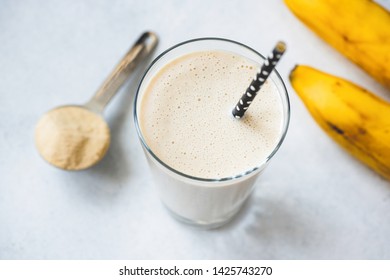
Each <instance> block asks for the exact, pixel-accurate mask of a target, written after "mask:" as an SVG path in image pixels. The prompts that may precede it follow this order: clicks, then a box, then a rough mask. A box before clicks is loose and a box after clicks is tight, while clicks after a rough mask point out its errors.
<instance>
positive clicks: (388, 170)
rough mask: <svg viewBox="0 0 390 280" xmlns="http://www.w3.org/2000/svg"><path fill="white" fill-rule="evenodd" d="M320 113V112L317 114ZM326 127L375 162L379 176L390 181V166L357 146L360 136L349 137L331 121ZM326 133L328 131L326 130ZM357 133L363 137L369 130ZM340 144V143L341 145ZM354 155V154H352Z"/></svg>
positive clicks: (359, 130)
mask: <svg viewBox="0 0 390 280" xmlns="http://www.w3.org/2000/svg"><path fill="white" fill-rule="evenodd" d="M317 113H318V112H317ZM325 123H326V125H327V126H328V127H329V128H330V129H331V131H334V132H335V133H336V134H337V135H339V136H340V137H342V138H343V139H344V140H345V141H346V142H348V143H349V145H351V146H352V147H353V148H354V149H356V150H359V151H360V152H361V153H362V154H364V155H365V156H366V157H368V158H370V159H371V160H372V161H373V162H375V166H376V168H377V169H378V170H379V172H378V173H379V174H380V175H381V176H383V177H384V178H387V179H388V180H390V166H387V165H386V164H384V163H382V162H381V161H378V159H377V158H376V157H375V156H373V155H372V154H371V153H370V152H369V151H367V150H366V149H364V147H361V146H359V145H356V144H357V143H356V140H357V138H359V137H358V135H348V134H347V133H346V132H345V131H344V130H343V129H341V128H339V127H338V126H337V125H335V124H333V123H331V122H329V121H325ZM325 131H326V130H325ZM357 131H358V133H359V134H361V135H365V134H367V130H366V129H364V128H362V127H358V128H357ZM339 144H340V143H339ZM341 146H342V147H343V148H345V149H346V150H347V151H349V152H350V153H352V151H351V150H348V149H347V148H346V147H345V146H343V145H341ZM352 154H353V153H352ZM363 163H365V164H366V165H367V166H368V167H370V168H371V169H374V167H373V166H371V165H368V164H367V163H366V162H364V161H363Z"/></svg>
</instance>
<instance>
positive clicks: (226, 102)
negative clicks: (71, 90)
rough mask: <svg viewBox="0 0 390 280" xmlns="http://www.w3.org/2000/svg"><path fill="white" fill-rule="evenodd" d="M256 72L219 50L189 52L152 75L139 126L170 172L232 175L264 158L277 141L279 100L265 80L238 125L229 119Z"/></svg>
mask: <svg viewBox="0 0 390 280" xmlns="http://www.w3.org/2000/svg"><path fill="white" fill-rule="evenodd" d="M258 67H259V65H257V64H256V63H254V62H252V61H250V60H248V59H246V58H244V57H242V56H240V55H237V54H233V53H229V52H224V51H202V52H194V53H191V54H188V55H185V56H182V57H179V58H177V59H175V60H173V61H171V62H170V63H168V64H167V65H165V66H164V67H163V68H162V69H160V70H159V72H157V74H156V75H155V76H154V77H153V78H152V80H151V82H150V84H149V85H148V87H147V88H146V89H145V92H144V94H143V96H142V100H141V110H140V113H139V114H140V116H139V122H140V128H141V131H142V134H143V136H144V139H145V141H146V143H147V145H148V146H149V147H150V148H151V150H152V151H153V153H154V154H155V155H156V156H157V157H159V158H160V159H161V160H162V161H163V162H165V163H166V164H167V165H169V166H170V167H172V168H174V169H176V170H178V171H180V172H182V173H185V174H187V175H191V176H195V177H201V178H224V177H230V176H235V175H238V174H240V173H243V172H246V171H248V170H251V169H253V168H254V167H256V166H258V165H259V164H260V163H262V162H263V161H265V160H266V158H267V157H268V156H269V155H270V153H271V152H272V151H273V149H274V148H275V147H276V145H277V143H278V142H279V140H280V137H281V131H282V118H283V111H282V102H281V98H280V96H279V93H278V90H277V88H276V85H275V84H274V82H273V81H271V80H269V81H267V82H266V83H265V84H264V85H263V87H262V89H261V90H260V92H259V93H258V95H257V97H256V99H255V100H254V102H253V104H252V105H251V107H250V109H249V110H248V111H247V113H246V114H245V117H244V118H242V119H241V120H236V119H234V117H233V116H232V114H231V110H232V108H233V106H234V105H235V104H236V103H237V100H238V99H239V98H240V96H241V95H242V94H243V91H244V90H245V89H246V88H247V87H248V84H249V83H250V82H251V81H252V79H253V77H254V75H255V74H256V73H255V72H256V69H257V68H258Z"/></svg>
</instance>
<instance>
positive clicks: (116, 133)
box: [88, 54, 153, 185]
mask: <svg viewBox="0 0 390 280" xmlns="http://www.w3.org/2000/svg"><path fill="white" fill-rule="evenodd" d="M152 58H153V54H152V55H150V56H149V57H148V58H147V59H145V60H144V61H143V62H142V63H140V65H139V66H138V67H137V69H136V70H135V71H134V72H133V74H132V76H131V77H130V78H129V80H128V81H126V82H125V84H124V85H123V87H122V88H121V90H120V92H119V93H118V96H116V97H114V98H115V100H113V103H115V104H110V105H108V106H111V105H116V106H113V108H111V110H109V112H108V114H107V116H106V120H107V122H108V124H109V126H110V130H111V144H110V148H109V150H108V152H107V154H106V156H105V157H104V158H103V160H102V161H101V162H100V163H99V164H98V165H96V166H95V167H93V168H91V169H90V170H88V172H90V173H91V174H92V175H93V176H96V177H97V178H99V177H104V178H102V179H104V180H109V181H110V182H111V183H113V184H115V185H120V183H121V182H123V181H125V180H126V178H127V177H129V176H130V175H131V164H132V163H133V162H132V161H131V160H130V159H131V154H129V150H128V149H125V147H124V145H126V143H127V142H126V140H125V141H123V139H124V138H125V139H128V141H129V143H131V142H130V141H132V140H133V139H130V134H129V135H128V137H121V134H122V133H123V132H129V131H128V130H126V126H128V127H132V129H135V128H134V127H133V125H132V122H133V103H134V99H135V94H136V91H137V88H138V85H139V82H140V81H141V78H142V76H143V75H144V73H145V71H146V68H147V66H148V65H150V63H151V61H152ZM129 145H130V144H129ZM130 153H131V152H130Z"/></svg>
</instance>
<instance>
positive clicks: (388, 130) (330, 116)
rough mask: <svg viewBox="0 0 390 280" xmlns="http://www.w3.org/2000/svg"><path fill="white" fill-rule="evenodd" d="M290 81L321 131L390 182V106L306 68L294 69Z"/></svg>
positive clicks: (337, 80) (363, 92) (346, 84)
mask: <svg viewBox="0 0 390 280" xmlns="http://www.w3.org/2000/svg"><path fill="white" fill-rule="evenodd" d="M289 78H290V82H291V84H292V86H293V88H294V89H295V91H296V92H297V94H298V95H299V97H300V98H301V99H302V101H303V102H304V104H305V105H306V107H307V109H308V110H309V112H310V113H311V115H312V116H313V118H314V119H315V120H316V121H317V123H318V124H319V125H320V126H321V127H322V129H323V130H324V131H325V132H326V133H327V134H328V135H329V136H330V137H332V138H333V139H334V140H335V141H336V142H337V143H339V144H340V145H341V146H342V147H344V148H345V149H346V150H347V151H348V152H350V153H351V154H352V155H353V156H355V157H356V158H358V159H359V160H361V161H362V162H364V163H365V164H366V165H368V166H369V167H371V168H372V169H373V170H375V171H376V172H378V173H379V174H380V175H382V176H383V177H385V178H386V179H388V180H390V103H387V102H386V101H384V100H382V99H380V98H378V97H376V96H375V95H373V94H372V93H370V92H368V91H367V90H365V89H363V88H361V87H359V86H357V85H354V84H352V83H351V82H348V81H346V80H343V79H341V78H338V77H335V76H332V75H329V74H326V73H323V72H320V71H318V70H316V69H314V68H311V67H308V66H296V67H295V68H294V69H293V70H292V71H291V73H290V77H289Z"/></svg>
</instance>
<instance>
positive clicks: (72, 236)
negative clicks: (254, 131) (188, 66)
mask: <svg viewBox="0 0 390 280" xmlns="http://www.w3.org/2000/svg"><path fill="white" fill-rule="evenodd" d="M383 2H385V3H387V4H386V5H387V6H389V1H383ZM146 29H151V30H154V31H156V32H157V33H158V34H159V35H160V38H161V44H160V45H159V48H158V50H157V53H160V52H161V51H163V50H164V49H166V48H168V47H170V46H172V45H173V44H176V43H178V42H180V41H183V40H186V39H190V38H195V37H205V36H217V37H226V38H230V39H235V40H237V41H241V42H243V43H246V44H248V45H249V46H252V47H254V48H255V49H257V50H258V51H260V52H262V53H268V51H269V50H270V49H271V48H272V46H273V44H274V43H275V42H276V41H277V40H278V39H283V40H285V41H286V42H287V43H288V46H289V50H288V52H287V54H286V56H285V57H284V59H283V61H282V62H281V63H280V67H279V68H278V69H279V71H280V73H281V75H282V77H283V78H284V79H285V80H286V84H287V87H288V89H289V92H290V98H291V106H292V119H291V126H290V130H289V133H288V136H287V139H286V141H285V143H284V145H283V146H282V148H281V149H280V151H279V152H278V154H277V156H276V157H275V158H274V160H273V162H272V163H271V166H269V168H268V169H267V170H266V172H265V173H264V175H263V176H262V177H261V180H260V181H258V183H257V185H258V186H257V189H256V191H255V193H254V195H253V197H252V199H251V200H250V201H249V203H248V204H247V206H246V208H245V209H244V210H243V211H242V212H241V213H240V215H239V216H238V217H237V218H236V219H235V220H234V222H233V223H231V224H229V225H228V226H226V227H224V228H222V229H219V230H214V231H199V230H194V229H192V228H188V227H186V226H183V225H182V224H180V223H178V222H176V221H175V220H173V219H172V218H171V217H170V216H169V215H168V214H167V212H166V211H165V209H163V207H162V205H161V203H160V202H159V199H158V197H157V195H156V192H155V190H154V186H153V183H152V182H151V180H150V176H149V172H148V167H147V164H146V160H145V158H144V155H143V153H142V150H141V146H140V144H139V142H138V139H137V137H136V132H135V130H134V125H133V119H132V101H133V98H134V92H135V88H136V86H137V83H138V81H139V79H140V75H141V72H142V71H138V73H137V74H136V75H135V76H134V78H133V79H132V80H130V82H129V83H128V84H127V86H126V87H125V88H124V89H123V90H122V91H121V92H120V94H119V96H117V97H116V98H115V100H114V101H113V103H112V104H111V105H110V106H109V108H108V110H107V111H106V114H105V115H106V117H107V119H108V122H109V124H110V127H111V129H112V135H113V143H112V146H111V148H110V151H109V153H108V155H107V157H106V158H105V159H104V160H103V162H101V163H100V164H99V165H98V166H96V167H95V168H92V169H90V170H88V171H84V172H64V171H61V170H57V169H55V168H53V167H51V166H49V165H48V164H47V163H45V162H44V161H43V160H42V159H41V158H40V157H39V155H38V154H37V152H36V150H35V148H34V143H33V131H34V125H35V123H36V121H37V120H38V118H39V117H40V116H41V115H42V114H43V113H44V112H45V111H47V110H49V109H51V108H53V107H55V106H58V105H62V104H72V103H83V102H85V101H86V100H87V99H88V98H89V97H90V96H91V95H92V94H93V92H94V91H95V90H96V89H97V87H98V86H99V85H100V83H101V82H102V80H103V79H104V78H105V77H106V75H107V74H108V73H109V71H110V70H111V69H112V68H113V66H114V65H115V64H116V63H117V62H118V60H119V59H120V58H121V57H122V55H123V54H124V53H125V51H126V50H127V48H128V47H129V46H130V45H131V44H132V43H133V41H134V40H135V39H136V37H138V35H139V34H140V33H141V32H142V31H144V30H146ZM157 53H156V54H157ZM296 63H300V64H309V65H312V66H314V67H317V68H319V69H322V70H324V71H327V72H330V73H334V74H336V75H339V76H342V77H345V78H348V79H350V80H352V81H354V82H357V83H359V84H360V85H362V86H364V87H366V88H368V89H370V90H372V91H373V92H375V93H377V94H378V95H380V96H382V97H385V98H386V99H388V100H389V99H390V95H389V92H388V91H386V90H385V89H384V88H383V87H381V86H380V85H378V84H377V83H376V82H375V81H374V80H373V79H371V78H370V77H369V76H367V75H366V74H365V73H364V72H363V71H362V70H360V69H359V68H358V67H356V66H355V65H353V64H352V63H351V62H349V61H348V60H347V59H345V58H344V57H343V56H342V55H340V54H339V53H337V52H336V51H335V50H334V49H332V48H331V47H329V46H328V45H327V44H325V43H324V42H323V41H321V40H320V39H319V38H318V37H316V35H314V34H313V33H312V32H310V31H309V30H308V29H307V28H306V27H304V26H303V24H302V23H300V22H299V21H298V20H297V19H296V18H295V17H294V16H293V15H292V14H291V13H290V12H289V10H288V9H287V8H286V7H285V6H284V5H283V3H282V2H281V1H255V0H253V1H239V0H236V1H179V0H176V1H173V0H172V1H162V0H161V1H119V0H118V1H102V0H101V1H92V0H90V1H32V0H31V1H1V9H0V104H1V107H0V150H1V156H0V175H1V177H0V258H1V259H84V258H88V259H118V258H121V259H150V258H155V259H164V258H174V259H176V258H177V259H214V258H221V259H232V258H233V259H241V258H247V259H261V258H265V259H311V258H320V259H334V258H336V259H344V258H352V259H355V258H358V259H360V258H369V259H383V258H386V259H389V258H390V238H389V236H390V223H389V213H390V183H389V182H386V181H384V180H383V179H381V178H380V177H379V176H377V175H376V174H375V173H373V172H372V171H370V170H369V169H368V168H366V167H365V166H363V165H362V164H360V163H359V162H357V161H355V160H354V159H353V158H352V157H351V156H349V155H348V154H346V153H345V152H344V151H342V150H341V149H340V148H339V147H338V146H337V145H336V144H334V143H333V141H332V140H331V139H329V138H328V137H327V136H325V134H324V133H323V132H322V131H321V130H320V128H319V127H318V126H317V125H316V124H315V123H314V121H313V120H312V118H311V117H310V116H309V114H308V112H307V111H306V109H305V108H304V106H303V104H302V103H301V102H300V100H299V99H298V98H297V96H296V94H295V93H294V92H293V90H292V89H291V87H290V85H289V83H288V82H287V76H288V73H289V71H290V70H291V69H292V67H293V66H294V65H295V64H296Z"/></svg>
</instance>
